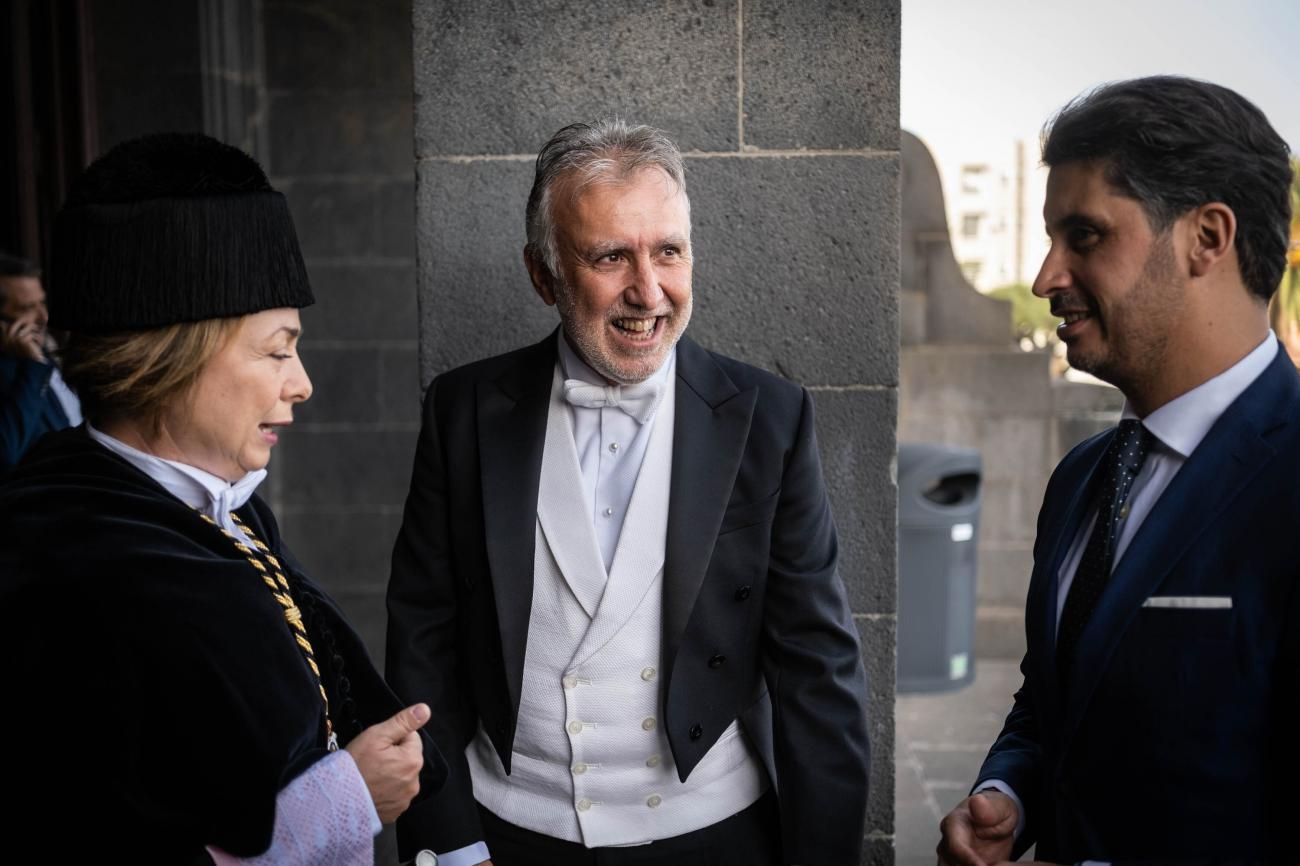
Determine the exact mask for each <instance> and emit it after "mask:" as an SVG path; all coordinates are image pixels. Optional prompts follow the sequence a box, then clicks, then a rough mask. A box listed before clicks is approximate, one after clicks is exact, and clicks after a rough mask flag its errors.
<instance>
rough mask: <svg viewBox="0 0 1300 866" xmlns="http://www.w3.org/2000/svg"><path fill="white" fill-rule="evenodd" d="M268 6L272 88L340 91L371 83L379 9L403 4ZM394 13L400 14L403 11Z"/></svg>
mask: <svg viewBox="0 0 1300 866" xmlns="http://www.w3.org/2000/svg"><path fill="white" fill-rule="evenodd" d="M265 2H266V6H265V13H264V22H265V23H264V27H265V31H266V41H267V46H268V49H273V50H268V51H267V52H266V83H267V86H268V87H270V88H273V89H279V88H299V89H307V88H319V89H321V90H336V89H338V88H345V87H360V86H365V85H367V84H370V83H371V82H373V80H374V74H373V69H374V64H375V62H376V58H374V56H373V43H372V40H371V39H370V36H371V34H372V32H373V29H374V20H375V15H376V11H375V10H382V9H383V8H384V7H392V6H398V5H399V4H395V3H392V4H389V3H385V4H371V3H367V2H364V0H325V2H313V3H302V2H299V0H265ZM390 11H393V12H398V14H400V11H399V10H390ZM408 26H409V25H408ZM408 32H409V31H408ZM408 53H409V48H408Z"/></svg>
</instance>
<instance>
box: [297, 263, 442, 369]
mask: <svg viewBox="0 0 1300 866" xmlns="http://www.w3.org/2000/svg"><path fill="white" fill-rule="evenodd" d="M307 270H308V272H309V274H310V276H311V285H312V291H313V293H314V294H315V295H316V303H315V304H314V305H312V306H310V307H306V308H305V309H303V311H302V322H303V341H304V342H303V349H304V351H307V352H310V351H312V348H311V346H312V343H315V342H318V341H323V340H411V341H415V340H416V339H417V338H418V335H419V330H418V327H417V317H418V315H419V312H418V309H417V305H416V288H415V264H414V263H411V264H405V263H396V264H390V263H382V264H363V265H335V264H320V263H312V264H310V265H308V267H307Z"/></svg>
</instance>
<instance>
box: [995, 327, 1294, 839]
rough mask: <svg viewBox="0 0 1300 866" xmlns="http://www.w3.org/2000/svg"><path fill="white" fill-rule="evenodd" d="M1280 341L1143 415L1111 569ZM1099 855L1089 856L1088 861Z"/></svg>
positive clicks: (1067, 575)
mask: <svg viewBox="0 0 1300 866" xmlns="http://www.w3.org/2000/svg"><path fill="white" fill-rule="evenodd" d="M1277 353H1278V342H1277V338H1276V337H1275V336H1274V335H1273V332H1272V331H1269V332H1268V335H1267V336H1266V337H1265V338H1264V341H1263V342H1261V343H1260V344H1259V345H1258V346H1256V347H1255V348H1254V349H1253V350H1252V351H1251V352H1250V354H1248V355H1246V357H1244V358H1242V359H1241V360H1240V361H1238V362H1237V363H1236V364H1233V365H1232V366H1231V367H1229V368H1228V369H1227V370H1224V371H1223V372H1222V373H1220V374H1219V375H1217V376H1215V377H1214V378H1213V379H1207V380H1206V381H1204V382H1202V383H1201V384H1200V385H1197V386H1196V387H1195V388H1193V389H1192V390H1190V391H1188V392H1187V393H1185V394H1182V395H1181V396H1178V397H1175V398H1174V399H1173V400H1170V401H1169V402H1168V403H1166V404H1165V405H1163V406H1161V407H1160V408H1159V409H1156V410H1155V411H1153V412H1151V413H1150V414H1149V415H1147V416H1146V417H1145V418H1143V419H1141V420H1142V426H1143V427H1145V428H1146V429H1147V431H1148V432H1150V433H1151V436H1152V442H1151V450H1150V451H1149V452H1148V454H1147V459H1146V461H1145V462H1144V463H1143V464H1142V468H1141V470H1140V471H1139V472H1138V475H1137V478H1135V479H1134V480H1133V489H1132V490H1131V491H1130V492H1129V497H1128V501H1127V505H1128V517H1126V518H1124V521H1123V523H1122V524H1121V526H1120V530H1119V536H1118V538H1117V539H1116V542H1115V557H1114V559H1113V560H1112V564H1111V571H1112V572H1114V570H1115V566H1116V565H1118V564H1119V562H1120V560H1121V559H1122V558H1123V557H1124V553H1125V551H1127V550H1128V546H1129V543H1130V542H1131V541H1132V540H1133V536H1134V535H1136V534H1137V531H1138V529H1139V528H1140V527H1141V526H1142V523H1143V521H1145V520H1146V518H1147V515H1148V514H1150V513H1151V509H1152V508H1154V507H1155V504H1156V503H1157V502H1158V501H1159V500H1160V496H1161V494H1163V493H1164V492H1165V488H1167V487H1168V486H1169V482H1171V481H1173V480H1174V476H1175V475H1177V474H1178V471H1179V470H1180V469H1182V468H1183V464H1184V463H1186V462H1187V460H1188V458H1190V457H1191V456H1192V452H1194V451H1195V450H1196V447H1197V446H1198V445H1200V444H1201V440H1203V439H1204V438H1205V436H1206V434H1208V433H1209V432H1210V428H1211V427H1213V426H1214V423H1215V422H1216V421H1218V420H1219V417H1220V416H1222V415H1223V413H1224V412H1226V411H1227V409H1228V407H1229V406H1231V405H1232V403H1233V402H1234V401H1235V400H1236V399H1237V398H1238V397H1240V396H1241V394H1242V392H1244V391H1245V390H1246V389H1247V388H1248V387H1250V385H1251V383H1252V382H1254V381H1255V380H1256V379H1258V378H1259V376H1260V374H1261V373H1263V372H1264V370H1266V369H1267V368H1268V365H1269V364H1271V363H1273V359H1274V358H1275V357H1277ZM1121 417H1122V418H1137V417H1138V416H1137V413H1136V412H1134V411H1133V408H1132V407H1131V406H1130V405H1129V404H1128V402H1127V401H1125V403H1124V411H1123V413H1122V415H1121ZM1096 520H1097V509H1096V508H1095V507H1094V508H1093V509H1092V513H1091V514H1089V515H1088V518H1087V520H1085V521H1084V522H1083V524H1082V525H1081V526H1080V527H1079V531H1078V533H1077V534H1076V535H1075V537H1074V542H1073V543H1072V544H1071V545H1070V549H1069V552H1067V553H1066V555H1065V559H1063V560H1062V561H1061V569H1060V571H1058V572H1057V574H1056V580H1057V591H1056V621H1057V624H1058V625H1059V624H1060V621H1061V612H1062V611H1063V610H1064V609H1065V599H1066V598H1067V596H1068V595H1069V593H1070V586H1071V584H1073V582H1074V574H1075V572H1076V571H1078V569H1079V562H1080V560H1082V559H1083V551H1084V549H1085V548H1086V547H1087V546H1088V537H1089V536H1090V535H1091V534H1092V527H1093V524H1094V523H1095V522H1096ZM990 788H992V789H994V790H997V791H1001V792H1002V793H1004V794H1006V795H1007V796H1008V797H1010V798H1011V799H1012V800H1014V801H1015V804H1016V809H1017V810H1019V813H1020V819H1019V821H1018V822H1017V824H1016V836H1017V838H1018V837H1019V836H1020V834H1021V832H1023V830H1024V829H1025V810H1024V805H1023V804H1022V803H1021V801H1020V798H1019V797H1018V796H1017V795H1016V792H1015V791H1013V790H1011V786H1010V785H1008V784H1007V783H1006V782H1004V781H1002V780H1001V779H988V780H986V781H985V782H984V784H982V785H981V786H980V788H979V790H981V791H985V790H988V789H990ZM1097 862H1099V861H1092V860H1088V861H1085V864H1094V863H1097Z"/></svg>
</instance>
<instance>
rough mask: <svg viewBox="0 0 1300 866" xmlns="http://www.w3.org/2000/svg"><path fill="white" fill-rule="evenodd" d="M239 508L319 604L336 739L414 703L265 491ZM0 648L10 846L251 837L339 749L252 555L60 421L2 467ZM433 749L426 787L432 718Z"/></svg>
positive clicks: (71, 850)
mask: <svg viewBox="0 0 1300 866" xmlns="http://www.w3.org/2000/svg"><path fill="white" fill-rule="evenodd" d="M239 516H240V518H241V519H242V520H244V522H245V523H246V524H248V525H249V526H250V527H251V528H252V529H253V530H254V531H255V532H256V533H257V535H258V537H259V538H261V539H262V540H263V541H264V542H266V543H267V545H268V546H269V547H270V548H271V549H272V551H274V552H275V554H276V555H277V556H278V557H279V558H280V560H281V562H282V563H283V564H284V565H285V566H286V568H287V569H288V571H289V573H290V580H291V581H293V583H294V594H295V598H296V600H297V601H298V604H299V606H300V607H303V608H310V607H314V608H315V610H316V614H315V618H314V621H312V620H311V619H309V621H308V628H309V633H310V637H311V640H312V643H313V644H314V647H315V650H316V655H317V658H318V660H319V661H320V663H321V668H322V675H323V680H324V682H325V684H326V687H327V689H328V690H330V705H331V712H332V716H333V718H334V724H335V727H336V729H338V730H340V740H341V742H344V743H346V741H347V739H348V738H350V737H351V736H354V735H355V734H356V733H357V731H358V730H359V729H360V728H362V727H365V726H367V725H370V724H373V723H375V722H379V721H382V720H384V719H386V718H388V717H389V716H391V715H392V714H393V713H395V712H397V711H398V710H400V709H401V706H402V705H401V704H400V703H399V702H398V700H397V698H396V697H394V696H393V694H392V692H391V691H390V690H389V689H388V687H387V686H386V685H385V684H384V682H383V680H382V679H381V677H380V676H379V674H378V673H377V672H376V671H375V669H374V667H373V665H372V664H371V662H370V659H369V658H368V656H367V654H366V651H365V648H364V647H363V645H362V643H361V640H360V638H359V637H358V636H357V635H356V633H355V632H354V631H353V630H352V629H351V628H350V627H348V625H347V624H346V623H345V622H344V620H343V617H342V615H341V614H340V613H339V611H338V609H337V608H336V607H335V606H334V604H333V603H332V602H331V601H330V600H329V599H328V598H327V597H326V596H325V594H324V593H323V592H322V591H321V590H320V589H319V588H317V587H315V586H314V585H313V584H311V583H310V581H308V580H307V579H306V578H305V576H303V574H302V569H301V567H300V566H299V565H298V564H297V562H296V561H295V560H294V559H293V557H292V555H290V554H289V553H288V552H287V551H286V550H285V549H284V546H283V544H282V543H281V541H280V537H279V533H278V531H277V529H276V525H275V520H274V518H273V517H272V515H271V512H270V509H269V508H267V506H266V504H265V503H263V502H262V501H261V500H260V499H259V498H257V497H256V496H255V497H253V499H252V500H251V501H250V502H249V503H248V504H247V505H245V506H244V507H243V508H242V509H241V510H240V511H239ZM303 596H310V597H309V598H303ZM322 625H323V626H324V628H322ZM0 649H3V655H2V656H0V658H3V668H0V670H3V671H7V672H8V673H7V675H6V676H5V677H4V680H5V681H4V682H3V684H0V718H3V721H0V735H2V736H3V740H2V742H3V752H2V753H0V767H5V770H4V772H3V776H4V778H5V781H6V785H5V787H6V789H7V791H8V793H9V796H8V797H6V798H5V800H6V801H7V802H8V804H9V805H7V806H0V825H3V826H4V828H5V832H4V833H3V838H4V840H5V841H4V842H0V852H2V853H0V857H2V858H4V859H6V860H7V859H8V857H10V856H15V855H17V854H18V851H21V850H25V849H28V848H31V849H32V850H34V851H43V852H44V854H43V856H35V858H34V859H30V860H29V859H20V860H15V861H14V862H54V861H56V860H60V859H63V858H64V857H69V858H72V859H75V857H74V856H73V855H74V854H80V855H83V856H84V855H89V854H94V855H97V856H105V857H110V855H113V854H116V855H119V857H120V856H125V857H126V858H127V859H130V860H131V862H139V863H190V862H194V861H195V859H196V858H199V859H202V856H203V854H202V849H203V846H204V845H206V844H214V845H217V846H219V847H221V848H223V849H225V850H226V851H229V852H230V853H232V854H236V855H240V856H249V855H253V854H257V853H260V852H262V851H263V850H265V849H266V847H267V846H268V844H269V843H270V838H271V830H272V825H273V822H274V814H275V797H276V793H277V792H278V791H279V790H280V789H281V788H283V787H284V786H285V785H287V784H288V783H289V782H290V781H292V780H293V779H294V778H295V777H296V776H297V775H298V774H299V773H301V772H303V770H305V769H306V768H307V767H309V766H310V765H311V764H312V763H314V762H315V761H317V760H319V759H321V758H323V757H324V756H325V755H326V754H327V752H326V750H325V723H324V719H325V716H324V711H323V705H322V702H321V698H320V695H319V692H318V691H317V688H316V681H315V678H314V676H313V675H312V673H311V671H310V669H309V668H308V667H307V665H306V662H305V661H304V659H303V655H302V652H301V651H300V650H299V648H298V646H297V644H296V643H295V641H294V639H293V637H292V636H291V634H290V632H289V630H288V627H287V626H286V624H285V621H284V616H283V614H282V612H281V609H280V607H279V605H278V604H277V603H276V602H275V600H274V599H273V598H272V597H271V594H270V592H269V591H268V589H267V587H266V586H265V584H264V583H263V582H262V580H261V578H260V577H259V575H258V573H257V572H256V571H255V570H254V568H253V567H252V566H251V565H250V564H249V562H248V560H247V558H246V557H245V556H244V555H243V554H241V553H240V552H239V551H237V550H236V549H235V547H234V545H233V544H232V543H231V541H230V539H228V538H226V537H225V536H224V535H222V534H221V532H220V531H219V530H218V529H217V528H216V527H214V526H211V525H209V524H208V523H206V522H205V521H204V520H202V519H201V518H200V517H199V515H198V514H197V513H195V512H194V511H193V510H192V509H191V508H190V507H189V506H187V505H185V504H184V503H182V502H180V501H179V500H177V499H176V498H175V497H173V496H171V495H170V494H168V493H167V492H166V491H165V490H163V489H162V487H160V486H159V485H158V484H156V483H155V482H154V481H153V480H152V479H150V478H149V477H148V476H146V475H145V474H143V473H141V472H140V471H138V470H137V469H135V468H134V467H133V466H131V465H130V464H129V463H127V462H126V461H124V460H122V459H120V458H119V457H118V456H117V455H115V454H113V453H111V452H110V451H108V450H107V449H105V448H103V447H102V446H100V445H98V444H97V443H95V442H94V441H93V440H91V439H90V438H89V436H87V435H86V433H85V431H84V430H83V429H77V430H66V431H62V432H60V433H56V434H52V435H50V436H47V437H46V438H45V439H43V440H42V441H41V442H40V444H38V445H37V447H36V448H35V449H33V451H32V452H31V453H30V454H29V455H28V457H27V458H26V459H25V460H24V461H23V462H22V463H21V464H20V465H19V467H18V468H17V469H16V470H15V471H14V472H13V473H12V474H11V475H10V476H8V477H7V478H6V479H5V480H4V482H3V483H0ZM338 659H342V660H343V666H344V670H345V673H346V676H347V680H348V682H349V683H350V695H345V694H340V693H339V691H340V689H339V684H338V681H337V678H336V673H337V671H336V663H337V660H338ZM349 697H350V700H349ZM433 709H434V712H437V710H438V708H436V707H435V708H433ZM425 755H426V761H425V769H424V773H423V774H422V777H421V789H422V792H421V793H422V796H423V795H425V794H427V793H429V792H430V791H431V790H433V789H435V788H436V787H438V786H439V785H440V784H441V783H442V779H443V777H444V776H445V764H444V763H443V761H442V759H441V757H440V756H439V755H438V753H437V750H436V748H435V747H434V746H433V745H432V742H431V741H430V740H429V739H428V738H427V737H426V738H425ZM87 846H89V847H87ZM112 859H118V858H112Z"/></svg>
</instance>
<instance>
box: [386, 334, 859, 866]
mask: <svg viewBox="0 0 1300 866" xmlns="http://www.w3.org/2000/svg"><path fill="white" fill-rule="evenodd" d="M555 358H556V335H554V334H552V335H551V336H550V337H548V338H547V339H546V340H543V341H542V342H541V343H538V344H536V345H534V346H530V347H528V348H525V349H520V350H518V351H515V352H511V353H509V354H507V355H501V356H498V357H496V358H489V359H487V360H485V361H480V362H478V363H476V364H471V365H469V366H466V367H461V368H459V369H456V370H453V371H451V372H449V373H446V374H445V375H443V376H440V377H438V378H437V379H435V380H434V382H433V384H432V385H431V386H430V388H429V393H428V395H427V396H426V397H425V402H424V425H423V429H422V430H421V433H420V441H419V445H418V448H417V451H416V457H415V471H414V474H413V477H412V479H411V492H410V496H409V498H408V499H407V503H406V514H405V518H404V520H403V524H402V530H401V533H400V535H399V536H398V540H397V545H396V548H395V549H394V551H393V573H392V580H391V581H390V583H389V588H388V612H389V621H388V655H387V675H388V679H389V682H390V683H391V684H392V686H393V688H394V689H395V690H396V691H397V693H398V694H399V695H401V696H402V697H403V698H405V699H406V700H407V701H416V700H421V701H426V702H428V703H429V705H430V706H431V707H432V708H433V720H432V721H431V722H430V726H429V730H430V731H432V732H433V736H434V739H435V740H436V741H437V743H438V747H439V749H440V750H441V751H442V753H443V754H444V755H445V756H446V757H447V759H448V761H449V762H450V764H451V774H450V776H449V779H448V784H447V785H446V786H444V788H443V790H442V791H440V792H439V793H438V794H437V795H435V796H434V797H432V798H430V799H429V800H428V801H427V802H426V803H425V804H422V805H418V806H413V807H412V808H411V809H410V810H408V811H407V813H406V814H404V815H403V816H402V818H401V819H400V820H399V821H398V825H397V829H398V840H399V846H400V847H401V848H402V850H403V853H404V855H405V856H407V857H410V856H412V854H413V853H414V851H416V850H418V849H420V848H422V847H427V848H431V849H433V850H434V851H437V852H446V851H452V850H455V849H457V848H460V847H462V846H464V845H468V844H470V843H472V842H474V841H476V840H479V839H482V838H483V835H482V829H481V827H480V826H479V820H478V815H477V812H476V809H475V805H474V800H473V796H472V792H471V789H470V779H469V773H468V768H467V765H466V762H465V758H464V750H465V746H466V745H467V744H468V743H469V741H470V739H471V738H472V737H473V736H474V734H475V731H477V730H478V728H479V726H480V725H482V727H483V729H484V730H485V731H486V732H487V734H488V736H489V737H490V738H491V739H492V742H493V744H494V745H495V746H496V749H497V754H498V755H499V756H500V758H501V761H502V764H503V765H504V766H505V768H506V770H507V771H509V769H510V759H511V753H512V744H513V741H514V735H515V726H516V721H517V718H518V710H519V699H520V691H521V688H522V681H523V669H524V652H525V649H526V647H527V644H528V631H529V615H530V610H531V601H532V583H533V545H534V539H535V528H536V524H537V494H538V487H539V484H540V478H541V464H542V449H543V443H544V437H545V431H546V418H547V408H548V406H549V400H550V391H551V377H552V374H553V371H554V369H555ZM675 387H676V389H677V390H676V397H677V404H676V418H675V423H674V428H673V463H672V470H671V472H672V474H671V481H670V483H671V491H670V495H669V515H668V536H667V550H666V559H665V562H664V579H663V585H664V589H663V593H664V596H663V627H662V630H663V643H662V646H663V660H662V663H661V665H660V670H661V671H662V672H663V677H662V684H663V685H662V687H663V690H664V704H665V708H666V709H665V719H664V729H665V731H666V733H667V735H668V741H669V744H670V746H671V749H672V754H673V758H674V760H675V762H676V765H677V769H678V772H679V774H680V776H681V778H682V779H685V778H686V777H687V775H689V773H690V772H691V770H692V769H693V768H694V767H695V765H696V764H698V763H699V761H700V759H701V758H702V757H703V756H704V754H705V753H706V752H707V751H708V750H709V748H710V747H711V746H712V745H713V744H714V743H715V742H716V741H717V739H718V737H719V735H721V734H722V732H723V731H724V730H725V729H726V728H727V726H728V725H730V724H731V723H732V722H733V721H735V720H736V719H737V718H739V719H740V721H741V724H742V725H743V727H744V729H745V732H746V733H747V734H748V735H749V737H750V738H751V740H752V741H753V742H754V745H755V746H756V748H757V749H758V751H759V752H760V754H761V755H762V756H763V758H764V759H765V762H766V764H767V768H768V772H769V773H770V774H771V776H772V779H773V781H774V782H775V785H776V788H777V796H778V802H779V806H780V812H781V831H782V836H783V838H784V851H783V860H782V862H783V863H785V864H804V866H814V864H815V866H856V864H857V863H858V862H859V856H860V851H861V847H862V838H863V832H862V828H863V823H864V812H865V807H866V797H867V757H868V756H867V727H866V715H865V705H866V681H865V674H864V672H863V666H862V660H861V657H860V654H859V648H858V639H857V630H856V628H855V627H854V624H853V621H852V617H851V614H850V612H849V607H848V603H847V601H846V599H845V595H844V587H843V584H842V583H841V582H840V578H839V574H838V571H837V567H836V536H835V528H834V525H833V524H832V522H831V515H830V506H829V502H828V499H827V495H826V488H825V485H824V483H823V479H822V472H821V465H820V461H819V458H818V453H817V442H816V437H815V436H814V432H813V417H812V401H811V398H810V396H809V394H808V392H807V391H806V390H804V389H802V388H800V387H798V386H797V385H793V384H791V383H790V382H787V381H785V380H783V379H780V378H778V377H776V376H773V375H772V374H770V373H765V372H763V371H762V370H759V369H756V368H754V367H750V366H748V365H746V364H742V363H740V362H738V361H734V360H731V359H729V358H724V357H722V356H720V355H716V354H713V353H711V352H706V351H705V350H704V349H702V348H700V347H699V346H697V345H696V344H695V343H693V342H691V340H690V339H688V338H683V339H682V340H681V342H680V343H679V344H678V347H677V366H676V382H675ZM724 659H725V663H722V661H723V660H724ZM711 662H712V663H711Z"/></svg>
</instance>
